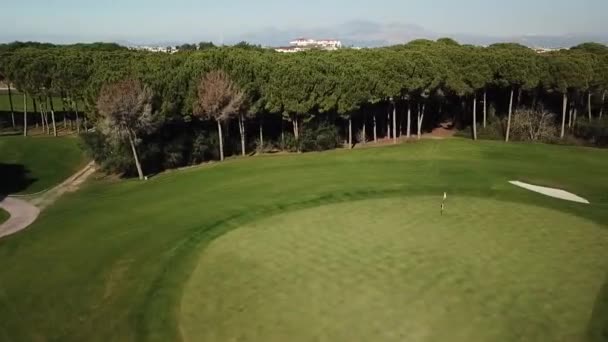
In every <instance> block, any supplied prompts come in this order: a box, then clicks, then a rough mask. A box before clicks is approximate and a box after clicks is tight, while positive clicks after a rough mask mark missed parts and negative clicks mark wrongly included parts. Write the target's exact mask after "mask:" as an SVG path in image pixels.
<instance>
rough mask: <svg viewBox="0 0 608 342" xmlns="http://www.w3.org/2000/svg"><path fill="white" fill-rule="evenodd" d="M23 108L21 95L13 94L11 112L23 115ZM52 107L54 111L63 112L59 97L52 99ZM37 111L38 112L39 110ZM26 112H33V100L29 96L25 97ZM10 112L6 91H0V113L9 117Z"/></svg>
mask: <svg viewBox="0 0 608 342" xmlns="http://www.w3.org/2000/svg"><path fill="white" fill-rule="evenodd" d="M36 102H38V101H36ZM36 105H37V106H38V105H39V104H38V103H37V104H36ZM23 107H24V106H23V94H20V93H14V92H13V110H14V111H15V114H16V115H18V114H23ZM53 107H54V108H55V111H63V102H62V100H61V97H57V96H55V97H53ZM37 109H38V110H40V109H39V108H37ZM27 110H28V112H33V111H34V100H33V98H32V97H31V96H28V97H27ZM10 111H11V103H10V98H9V96H8V93H7V92H6V91H0V112H5V113H6V114H9V115H10Z"/></svg>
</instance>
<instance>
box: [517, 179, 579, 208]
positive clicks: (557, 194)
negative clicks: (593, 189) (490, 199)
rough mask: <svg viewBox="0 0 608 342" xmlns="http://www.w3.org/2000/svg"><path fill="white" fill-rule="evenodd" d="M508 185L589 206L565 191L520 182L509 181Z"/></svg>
mask: <svg viewBox="0 0 608 342" xmlns="http://www.w3.org/2000/svg"><path fill="white" fill-rule="evenodd" d="M509 183H511V184H513V185H515V186H519V187H520V188H524V189H527V190H530V191H534V192H538V193H539V194H543V195H545V196H550V197H554V198H559V199H563V200H566V201H572V202H577V203H585V204H589V201H587V200H586V199H584V198H582V197H580V196H577V195H575V194H573V193H571V192H568V191H565V190H561V189H555V188H547V187H544V186H538V185H532V184H528V183H524V182H520V181H510V182H509Z"/></svg>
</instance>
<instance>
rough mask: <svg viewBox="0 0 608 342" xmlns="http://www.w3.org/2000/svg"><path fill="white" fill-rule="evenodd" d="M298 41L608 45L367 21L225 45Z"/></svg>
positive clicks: (248, 36)
mask: <svg viewBox="0 0 608 342" xmlns="http://www.w3.org/2000/svg"><path fill="white" fill-rule="evenodd" d="M298 37H310V38H335V39H340V40H341V41H342V43H343V44H345V45H347V46H348V45H352V46H360V47H377V46H386V45H394V44H403V43H407V42H409V41H411V40H414V39H433V40H434V39H437V38H440V37H451V38H453V39H455V40H457V41H458V42H460V43H462V44H473V45H489V44H492V43H498V42H515V43H520V44H522V45H526V46H530V47H548V48H559V47H572V46H575V45H577V44H580V43H584V42H589V41H594V42H598V43H603V44H608V33H607V34H603V35H601V34H595V35H593V34H571V35H555V36H552V35H524V36H502V37H500V36H489V35H482V34H479V35H476V34H462V33H453V34H447V33H438V32H434V31H430V30H427V29H425V28H424V27H422V26H419V25H413V24H406V23H394V22H391V23H379V22H374V21H368V20H355V21H350V22H346V23H343V24H338V25H333V26H327V27H322V28H301V29H298V28H292V29H278V28H266V29H263V30H260V31H256V32H248V33H244V34H240V35H236V36H233V37H229V38H228V39H227V40H226V43H227V44H231V43H236V42H238V41H242V40H245V41H248V42H250V43H254V44H260V45H263V46H283V45H287V44H288V43H289V41H291V40H293V39H294V38H298Z"/></svg>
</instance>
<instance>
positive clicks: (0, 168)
mask: <svg viewBox="0 0 608 342" xmlns="http://www.w3.org/2000/svg"><path fill="white" fill-rule="evenodd" d="M36 180H37V179H36V178H34V177H32V176H31V174H30V170H29V169H27V168H26V167H25V166H24V165H21V164H5V163H0V195H10V194H15V193H19V192H22V191H25V190H26V189H27V188H29V186H30V185H32V184H33V183H34V182H36Z"/></svg>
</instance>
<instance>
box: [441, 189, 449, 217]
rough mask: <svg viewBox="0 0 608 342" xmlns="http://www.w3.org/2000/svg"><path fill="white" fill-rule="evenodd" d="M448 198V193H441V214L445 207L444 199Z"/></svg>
mask: <svg viewBox="0 0 608 342" xmlns="http://www.w3.org/2000/svg"><path fill="white" fill-rule="evenodd" d="M447 198H448V193H447V192H444V193H443V201H441V215H443V210H444V209H445V200H446V199H447Z"/></svg>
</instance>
